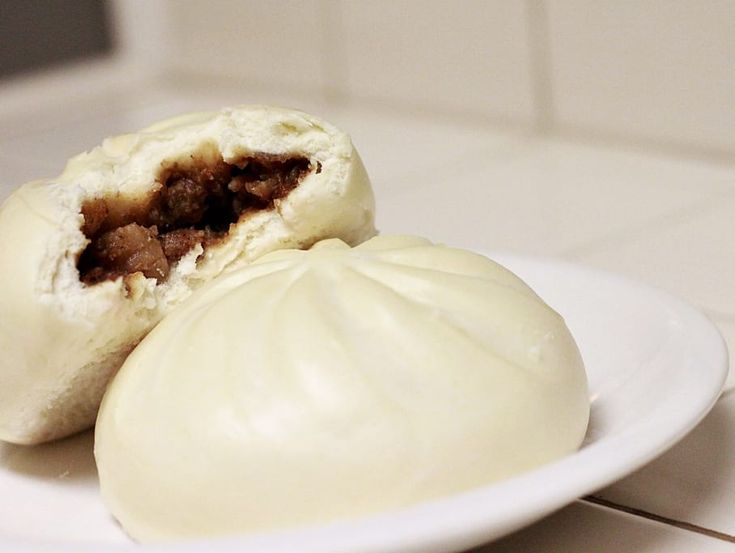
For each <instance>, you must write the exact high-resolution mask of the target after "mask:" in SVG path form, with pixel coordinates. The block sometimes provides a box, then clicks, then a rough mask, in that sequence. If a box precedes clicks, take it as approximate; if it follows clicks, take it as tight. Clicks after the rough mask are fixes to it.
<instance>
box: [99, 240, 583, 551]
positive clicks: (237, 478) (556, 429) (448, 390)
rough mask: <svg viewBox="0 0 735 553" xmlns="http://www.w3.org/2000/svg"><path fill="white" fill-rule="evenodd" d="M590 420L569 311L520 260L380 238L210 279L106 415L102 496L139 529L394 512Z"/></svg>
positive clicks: (131, 374) (146, 350)
mask: <svg viewBox="0 0 735 553" xmlns="http://www.w3.org/2000/svg"><path fill="white" fill-rule="evenodd" d="M588 414H589V403H588V398H587V385H586V376H585V372H584V367H583V364H582V360H581V358H580V355H579V351H578V349H577V347H576V345H575V342H574V340H573V339H572V336H571V335H570V333H569V331H568V329H567V327H566V326H565V324H564V321H563V319H562V318H561V317H560V316H559V315H558V314H557V313H556V312H554V311H553V310H552V309H551V308H550V307H548V306H547V305H546V304H545V303H544V302H543V301H542V300H541V299H540V298H539V297H538V296H537V295H536V294H535V293H534V292H533V291H532V290H531V289H530V288H529V287H528V286H527V285H525V284H524V283H523V282H522V281H521V280H520V279H518V278H517V277H516V276H515V275H513V274H512V273H511V272H509V271H508V270H506V269H504V268H503V267H501V266H499V265H497V264H496V263H494V262H492V261H490V260H488V259H486V258H484V257H482V256H479V255H476V254H473V253H469V252H466V251H462V250H458V249H452V248H448V247H443V246H436V245H432V244H431V243H429V242H428V241H426V240H423V239H419V238H409V237H390V236H382V237H377V238H373V239H371V240H369V241H367V242H365V243H363V244H361V245H359V246H357V247H356V248H354V249H351V248H349V247H348V246H347V245H346V244H345V243H343V242H341V241H339V240H327V241H323V242H320V243H318V244H317V245H316V246H315V247H314V248H313V249H312V250H310V251H296V250H289V251H286V250H284V251H279V252H274V253H272V254H269V255H266V256H264V257H263V258H261V259H259V260H258V261H257V262H256V263H255V264H253V265H250V266H249V267H246V268H244V269H242V270H238V271H234V272H231V273H228V274H225V275H223V276H221V277H220V278H219V279H218V280H216V281H214V282H212V283H210V284H208V285H206V286H205V287H203V288H202V289H200V290H199V291H198V292H196V293H195V295H194V296H192V298H191V299H190V301H188V302H187V303H186V304H184V305H182V306H180V307H179V308H178V309H177V310H175V311H174V312H173V313H172V314H171V315H170V316H169V317H168V318H167V319H165V320H164V321H163V322H162V323H161V324H160V325H159V326H158V327H157V328H156V329H155V330H154V331H153V332H152V333H151V334H150V335H149V336H148V337H147V338H146V339H145V340H144V341H143V342H142V343H141V345H140V346H139V347H138V348H137V349H136V350H135V351H134V352H133V353H132V355H130V357H128V359H127V361H126V362H125V364H124V366H123V367H122V369H121V371H120V373H119V374H118V375H117V377H116V378H115V380H114V381H113V383H112V384H111V386H110V388H109V390H108V392H107V394H106V396H105V398H104V401H103V404H102V407H101V409H100V414H99V418H98V421H97V429H96V436H95V439H96V445H95V455H96V459H97V464H98V468H99V476H100V483H101V489H102V494H103V498H104V500H105V501H106V503H107V505H108V507H109V508H110V509H111V511H112V513H113V514H114V515H115V517H117V519H118V520H119V521H120V522H121V523H122V525H123V527H124V528H125V529H126V530H127V532H128V533H129V534H130V535H131V536H133V537H134V538H136V539H139V540H141V541H156V540H167V539H183V538H197V537H204V536H215V535H226V534H235V533H242V532H249V531H262V530H269V529H274V528H280V527H295V526H299V525H305V524H310V523H320V522H327V521H332V520H335V519H341V518H348V517H354V516H359V515H365V514H369V513H375V512H377V511H383V510H386V509H395V508H399V507H403V506H406V505H409V504H413V503H416V502H420V501H423V500H428V499H431V498H436V497H438V496H442V495H446V494H451V493H455V492H460V491H463V490H467V489H470V488H473V487H476V486H479V485H483V484H488V483H491V482H493V481H496V480H498V479H501V478H506V477H509V476H511V475H513V474H516V473H519V472H522V471H525V470H528V469H531V468H533V467H536V466H538V465H540V464H542V463H547V462H549V461H552V460H554V459H557V458H559V457H561V456H564V455H566V454H569V453H571V452H572V451H574V450H575V449H576V448H577V447H578V446H579V445H580V443H581V441H582V439H583V436H584V434H585V430H586V426H587V420H588Z"/></svg>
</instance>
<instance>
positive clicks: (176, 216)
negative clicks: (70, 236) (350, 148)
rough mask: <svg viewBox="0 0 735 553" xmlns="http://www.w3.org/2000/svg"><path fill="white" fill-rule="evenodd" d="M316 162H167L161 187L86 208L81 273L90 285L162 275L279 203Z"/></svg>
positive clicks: (257, 158)
mask: <svg viewBox="0 0 735 553" xmlns="http://www.w3.org/2000/svg"><path fill="white" fill-rule="evenodd" d="M311 169H312V166H311V163H310V161H309V160H308V159H307V158H305V157H288V156H279V155H273V154H265V153H260V154H255V155H251V156H247V157H243V158H241V159H238V160H237V161H236V162H232V163H227V162H225V161H224V160H223V159H222V158H221V157H219V158H217V159H214V160H210V159H208V160H206V161H205V160H204V159H203V158H197V157H192V160H191V162H190V163H186V164H183V163H173V164H170V165H168V166H165V167H164V169H163V170H162V171H161V174H160V176H159V178H158V184H159V186H158V188H157V189H156V190H155V191H154V192H153V194H152V195H150V196H149V197H147V198H145V199H142V200H140V201H135V202H133V201H130V200H124V199H120V198H115V197H108V198H96V199H93V200H88V201H86V202H85V203H84V204H83V205H82V210H81V212H82V215H83V217H84V224H83V226H82V232H83V233H84V235H85V236H86V237H87V238H88V239H89V240H90V243H89V244H88V245H87V247H86V248H85V249H84V251H83V252H82V254H81V255H80V257H79V261H78V263H77V268H78V269H79V277H80V279H81V281H82V282H84V283H85V284H88V285H91V284H96V283H98V282H102V281H105V280H113V279H116V278H118V277H120V276H126V275H130V274H134V273H142V274H143V275H144V276H145V277H147V278H155V279H156V280H157V281H158V282H162V281H164V280H165V279H166V277H168V274H169V272H170V269H171V267H172V266H173V264H174V263H176V262H177V261H178V260H179V259H181V258H182V257H183V256H184V255H186V254H187V253H188V252H189V251H191V249H192V248H194V247H195V246H196V245H197V244H202V246H203V247H204V248H206V247H207V246H209V245H211V244H213V243H216V242H217V241H219V240H221V239H222V238H224V237H225V236H226V235H227V233H228V232H229V230H230V225H232V224H234V223H237V221H238V220H239V219H240V217H241V216H243V215H245V214H247V213H252V212H253V211H257V210H263V209H270V208H272V207H273V203H274V202H275V201H276V200H278V199H280V198H284V197H286V196H287V195H288V194H289V192H291V190H293V189H294V188H296V187H297V186H298V185H299V183H300V182H301V180H302V179H303V178H304V176H305V175H306V174H307V173H308V172H309V171H311ZM320 170H321V165H320V164H319V163H317V164H316V172H317V173H318V172H320Z"/></svg>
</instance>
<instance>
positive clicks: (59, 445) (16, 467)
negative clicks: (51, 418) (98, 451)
mask: <svg viewBox="0 0 735 553" xmlns="http://www.w3.org/2000/svg"><path fill="white" fill-rule="evenodd" d="M93 445H94V431H93V430H88V431H86V432H82V433H81V434H76V435H74V436H71V437H69V438H65V439H63V440H57V441H55V442H51V443H48V444H41V445H35V446H23V445H15V444H8V443H3V442H0V470H7V471H11V472H15V473H18V474H22V475H25V476H29V477H31V478H39V479H44V480H56V481H58V482H59V484H66V483H68V484H78V483H79V482H80V481H87V480H88V481H93V480H96V479H97V467H96V465H95V463H94V453H93Z"/></svg>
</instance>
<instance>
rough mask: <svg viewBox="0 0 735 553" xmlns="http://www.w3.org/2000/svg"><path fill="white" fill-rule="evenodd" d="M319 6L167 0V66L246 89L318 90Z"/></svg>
mask: <svg viewBox="0 0 735 553" xmlns="http://www.w3.org/2000/svg"><path fill="white" fill-rule="evenodd" d="M323 7H324V6H323V3H322V2H320V1H319V0H304V1H303V2H292V1H289V0H271V1H269V2H262V1H256V0H213V1H208V2H192V1H183V2H179V1H176V0H169V2H168V14H169V18H170V25H171V40H172V42H173V44H172V48H171V49H170V52H171V53H170V58H171V59H170V60H169V64H170V65H171V66H172V67H173V68H174V69H178V70H179V71H183V72H190V73H203V74H204V75H211V74H215V75H223V76H226V77H229V78H231V79H233V80H235V81H242V82H246V83H248V84H250V85H252V84H260V85H263V84H267V85H270V86H272V87H275V88H288V87H298V88H301V89H321V88H323V87H324V86H325V81H324V70H323V63H322V59H323V58H322V53H323V36H322V24H321V21H322V18H323V15H324V12H323Z"/></svg>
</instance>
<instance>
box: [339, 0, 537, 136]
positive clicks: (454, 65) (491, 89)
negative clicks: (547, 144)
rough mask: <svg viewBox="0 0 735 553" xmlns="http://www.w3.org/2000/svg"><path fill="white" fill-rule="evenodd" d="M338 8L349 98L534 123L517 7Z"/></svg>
mask: <svg viewBox="0 0 735 553" xmlns="http://www.w3.org/2000/svg"><path fill="white" fill-rule="evenodd" d="M340 7H341V10H342V19H343V23H344V31H343V36H344V39H345V42H344V45H343V47H344V49H345V52H344V57H345V60H344V63H345V64H346V68H345V70H346V78H347V92H348V94H349V96H350V97H351V98H353V99H356V100H359V99H364V98H372V99H375V98H377V99H381V100H385V101H395V102H399V103H400V104H402V105H404V106H407V107H413V106H419V107H423V108H439V109H442V110H448V111H453V112H458V113H461V114H464V115H467V114H479V115H481V116H488V117H491V118H497V119H503V120H513V121H521V122H526V123H528V122H531V121H532V119H533V117H534V113H533V98H532V94H531V75H530V59H529V49H528V40H527V38H528V28H527V25H526V11H525V4H524V3H523V2H516V1H513V0H501V1H497V2H492V3H490V2H484V1H482V0H469V1H464V2H460V3H457V2H447V1H445V0H444V1H443V0H431V1H421V0H398V1H393V0H380V1H374V2H363V1H359V0H358V1H346V2H342V3H341V4H340ZM335 47H338V45H335Z"/></svg>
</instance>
